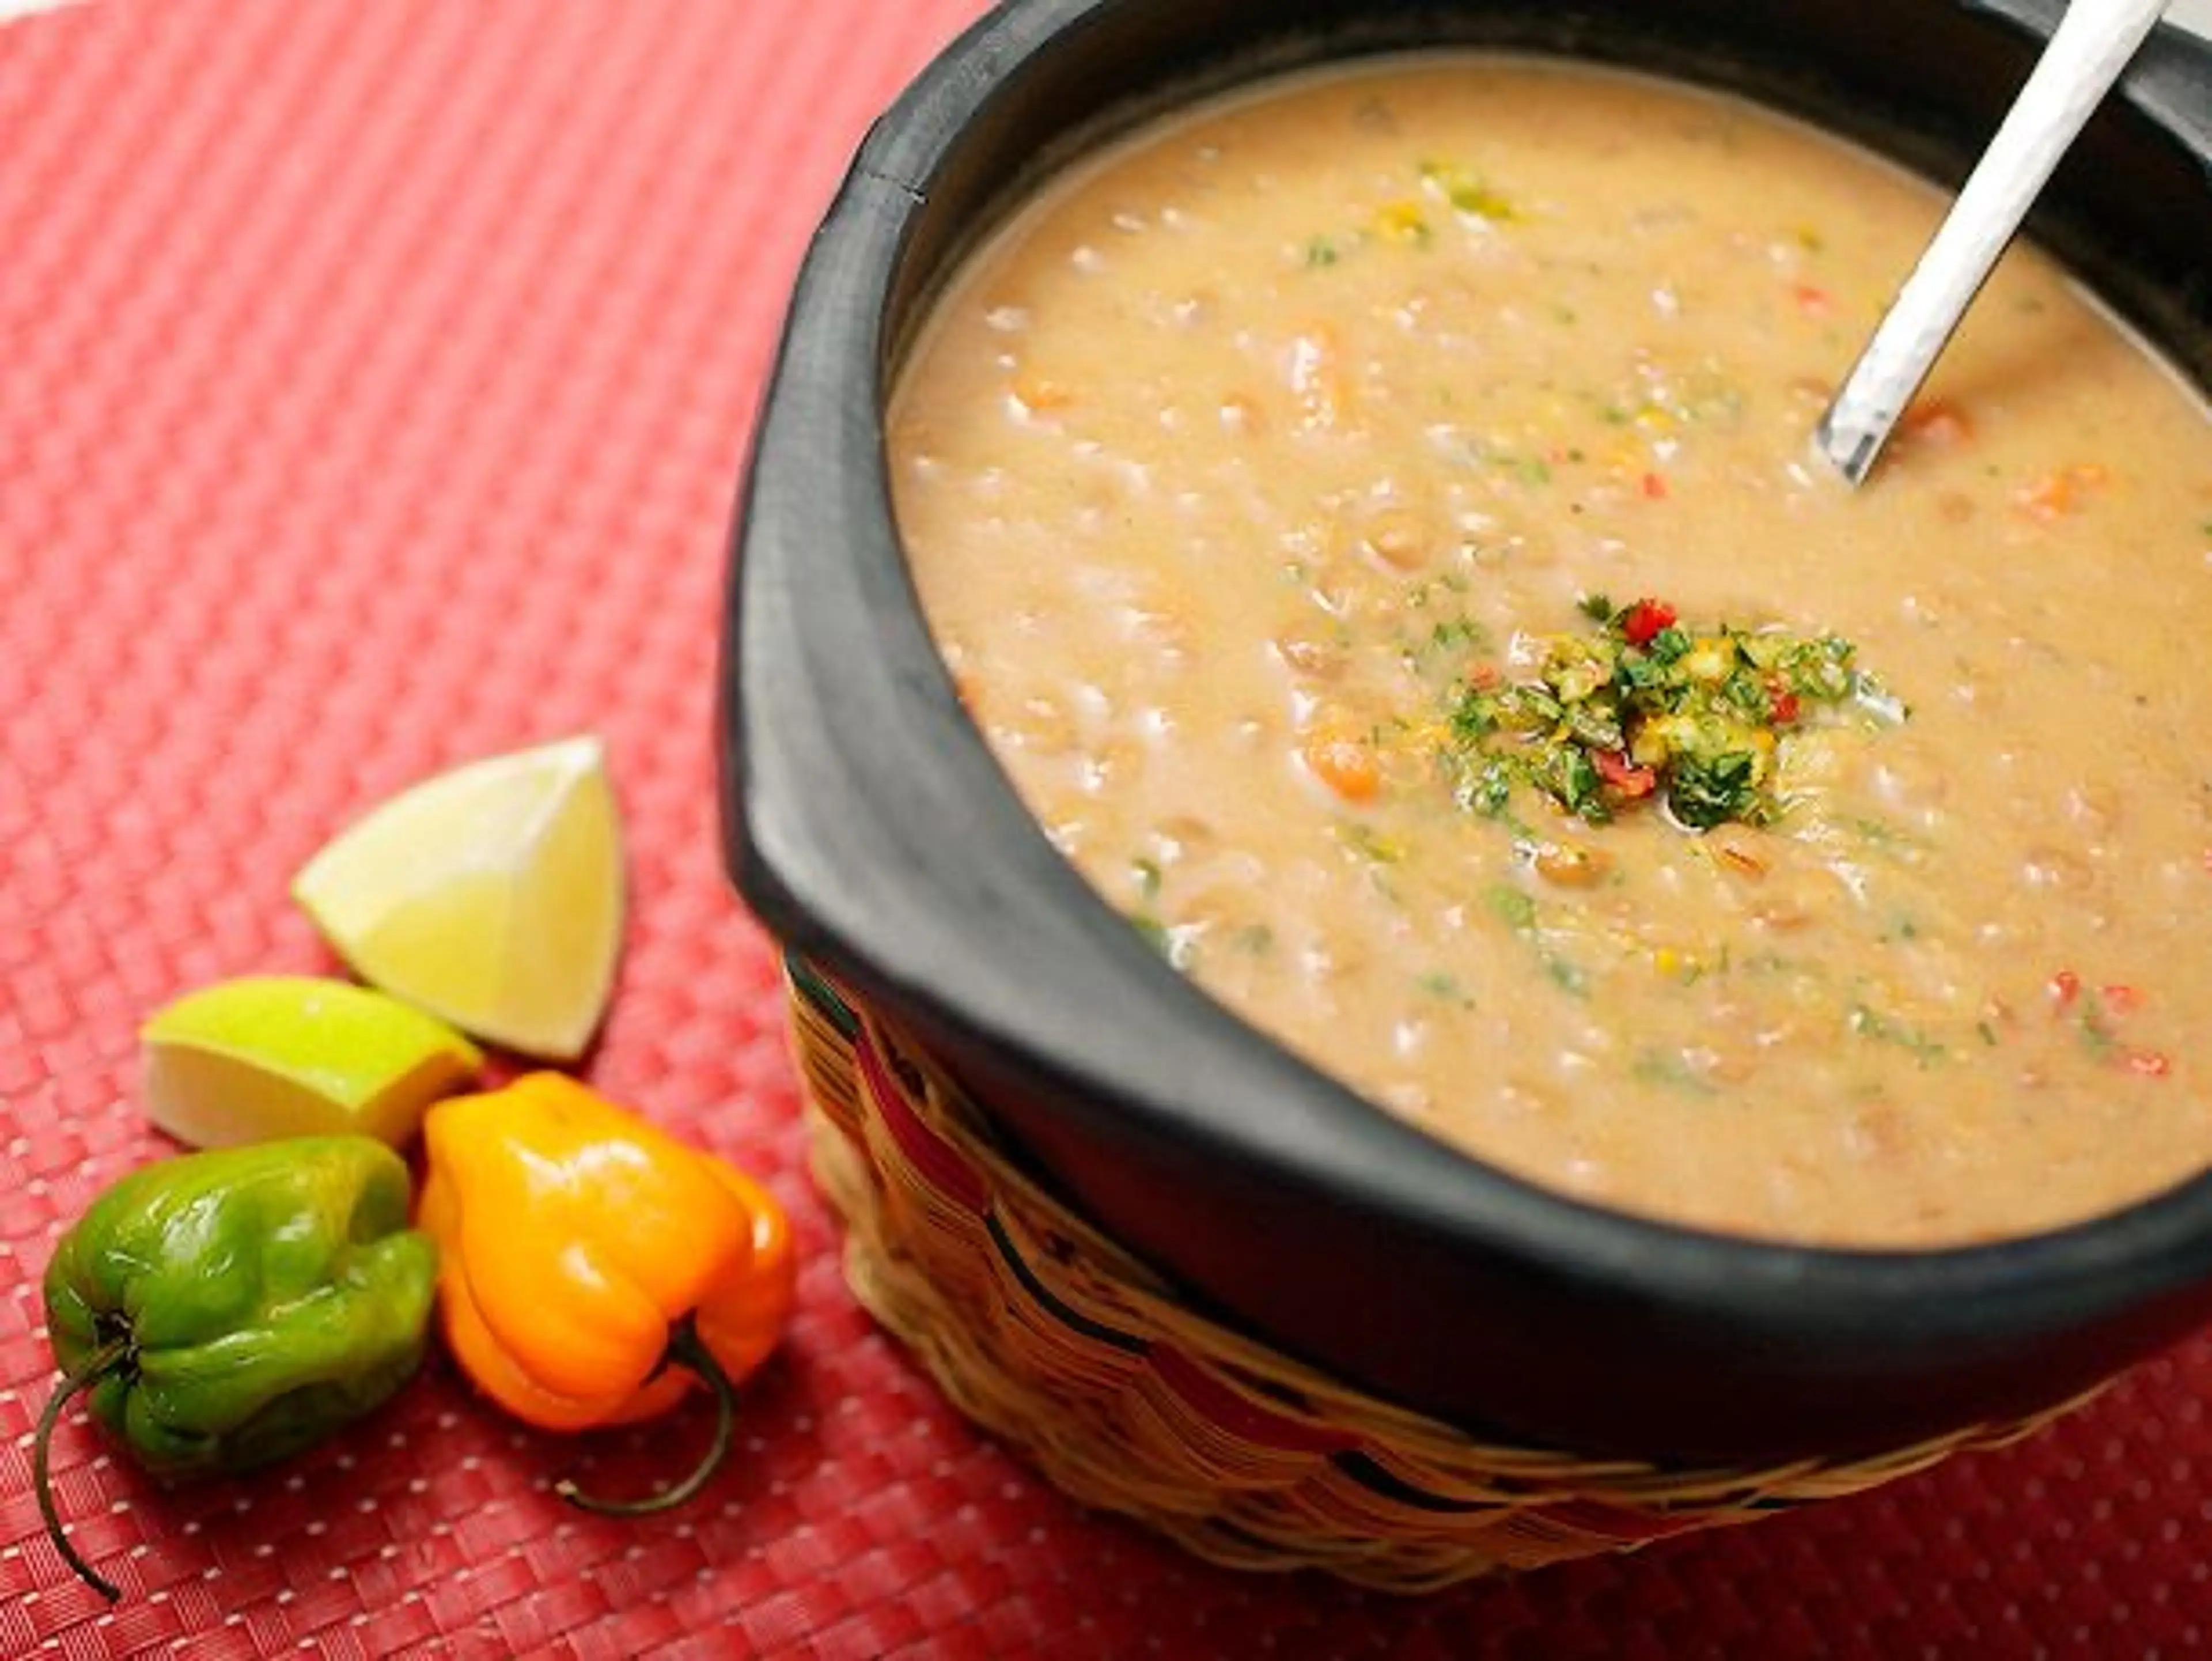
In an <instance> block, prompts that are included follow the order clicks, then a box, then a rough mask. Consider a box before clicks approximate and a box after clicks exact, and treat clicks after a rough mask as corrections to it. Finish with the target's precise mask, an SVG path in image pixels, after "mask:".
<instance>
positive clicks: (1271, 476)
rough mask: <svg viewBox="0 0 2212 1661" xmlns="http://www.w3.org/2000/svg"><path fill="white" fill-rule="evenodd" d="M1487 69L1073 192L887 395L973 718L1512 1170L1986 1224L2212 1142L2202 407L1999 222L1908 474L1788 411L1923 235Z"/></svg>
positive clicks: (1293, 997)
mask: <svg viewBox="0 0 2212 1661" xmlns="http://www.w3.org/2000/svg"><path fill="white" fill-rule="evenodd" d="M1940 210H1941V204H1940V202H1939V201H1938V199H1937V198H1936V196H1935V195H1934V194H1933V193H1932V192H1930V191H1929V189H1927V188H1926V187H1925V186H1923V185H1921V184H1920V183H1918V182H1917V181H1915V180H1912V179H1907V178H1905V177H1903V176H1902V175H1900V174H1899V173H1895V172H1893V170H1891V169H1890V168H1888V167H1887V166H1886V165H1884V164H1882V163H1880V162H1878V161H1875V160H1873V159H1871V158H1869V157H1868V156H1865V155H1862V154H1860V153H1858V152H1857V151H1854V150H1852V149H1848V148H1846V147H1844V146H1842V145H1840V144H1838V143H1835V142H1833V141H1832V140H1830V139H1828V138H1826V137H1823V136H1821V135H1819V134H1816V133H1813V132H1810V131H1806V130H1804V129H1803V128H1802V127H1800V126H1798V125H1794V124H1792V123H1790V122H1789V121H1787V120H1784V119H1781V118H1778V117H1776V116H1773V115H1771V114H1768V113H1764V112H1761V111H1759V110H1758V109H1756V108H1754V107H1753V106H1748V105H1745V104H1742V103H1739V102H1735V101H1730V100H1724V99H1722V98H1718V97H1715V96H1711V95H1707V94H1703V93H1699V92H1694V91H1691V90H1688V89H1686V88H1675V87H1671V86H1667V85H1662V84H1660V83H1656V82H1647V81H1644V80H1640V79H1636V78H1632V77H1627V76H1614V75H1610V74H1607V73H1602V72H1596V71H1591V70H1581V69H1576V68H1571V67H1568V66H1563V65H1550V64H1541V63H1536V62H1530V61H1521V60H1516V59H1506V58H1459V57H1450V58H1419V59H1401V60H1392V61H1389V62H1386V63H1379V64H1371V65H1367V66H1364V67H1359V68H1355V69H1347V70H1339V71H1335V72H1333V73H1331V74H1329V75H1326V76H1310V77H1300V78H1295V79H1291V80H1286V81H1283V82H1274V83H1270V84H1268V85H1267V86H1265V87H1263V88H1258V89H1255V90H1253V91H1250V92H1248V93H1246V94H1242V95H1239V96H1238V97H1237V98H1235V99H1233V100H1228V101H1225V102H1222V103H1218V104H1216V105H1212V106H1205V107H1204V108H1201V109H1200V110H1199V111H1196V112H1194V113H1191V114H1189V115H1187V116H1185V117H1182V118H1180V119H1176V121H1174V122H1172V123H1170V124H1168V125H1162V126H1160V127H1158V128H1156V129H1153V130H1151V131H1146V133H1144V134H1142V135H1141V136H1140V137H1139V138H1138V139H1136V140H1135V141H1133V142H1132V143H1127V144H1125V145H1123V146H1121V147H1119V148H1117V149H1113V150H1111V151H1109V153H1107V154H1105V155H1102V156H1101V157H1099V158H1097V159H1096V160H1094V161H1091V162H1089V163H1088V164H1086V165H1085V166H1083V167H1079V168H1078V169H1075V170H1073V172H1072V173H1069V174H1068V175H1067V176H1066V177H1064V178H1062V179H1059V180H1057V181H1056V182H1055V183H1054V185H1053V186H1051V187H1050V188H1049V189H1048V190H1047V191H1046V192H1044V193H1043V194H1042V196H1041V197H1040V198H1039V199H1037V200H1036V201H1035V202H1033V203H1032V204H1030V205H1029V206H1028V207H1026V208H1025V209H1024V210H1023V211H1021V212H1020V213H1019V214H1018V216H1016V217H1015V218H1014V219H1013V220H1012V221H1011V222H1010V223H1009V224H1008V225H1007V226H1006V228H1003V229H1002V230H1001V231H1000V232H999V233H998V234H996V235H995V236H994V239H993V240H991V241H989V242H988V243H987V245H986V246H984V247H983V248H982V249H981V252H979V253H978V255H977V256H976V257H975V259H973V260H972V261H971V262H970V264H969V266H968V267H967V268H966V269H965V270H964V271H963V273H962V274H961V275H960V277H959V278H958V280H957V282H956V283H955V284H954V285H953V287H952V288H951V290H950V291H949V292H948V294H947V295H945V298H944V299H943V301H941V303H940V304H939V307H937V308H936V310H935V312H934V313H933V317H932V319H931V320H930V322H929V323H928V325H927V327H926V328H925V330H924V331H923V332H922V334H921V338H920V339H919V340H918V342H917V344H916V345H915V350H914V351H913V353H912V354H911V356H910V357H909V359H908V362H907V365H906V368H905V369H904V371H903V373H902V376H901V379H900V381H899V384H898V386H896V392H895V397H894V400H893V405H892V409H891V412H890V441H891V464H892V469H893V485H894V491H895V496H896V507H897V511H898V516H899V521H900V524H901V526H902V532H903V534H904V536H905V538H906V540H907V541H908V545H909V546H910V548H911V551H912V558H913V563H914V569H915V578H916V581H917V583H918V585H919V587H920V590H921V596H922V599H923V601H924V603H925V606H926V609H927V615H928V618H929V619H930V622H931V624H932V627H933V630H935V632H936V633H937V635H938V637H939V641H940V642H941V645H942V648H943V651H944V654H945V659H946V661H947V663H948V665H949V666H950V667H951V672H952V673H953V676H954V678H955V681H956V683H957V686H958V687H959V689H960V691H961V694H962V696H963V698H964V699H965V701H966V702H967V703H968V706H969V709H971V710H972V712H973V713H974V715H975V718H976V720H977V721H978V722H979V723H980V725H981V727H982V729H983V731H984V733H986V734H987V738H988V739H989V741H990V743H991V745H992V746H993V747H994V751H996V753H997V754H998V756H999V757H1000V759H1001V761H1002V763H1003V764H1004V765H1005V766H1006V770H1008V772H1009V774H1010V775H1011V776H1012V780H1013V782H1014V784H1015V786H1016V787H1017V788H1018V790H1019V792H1020V793H1021V794H1022V796H1023V798H1024V800H1025V801H1026V802H1027V803H1028V805H1029V806H1030V808H1031V809H1032V810H1033V811H1034V812H1036V815H1037V816H1038V818H1040V819H1041V820H1042V823H1043V824H1044V825H1045V826H1046V827H1047V829H1048V831H1049V833H1050V835H1051V836H1052V837H1053V838H1054V840H1055V841H1056V842H1057V843H1058V844H1059V846H1060V848H1061V849H1063V850H1064V851H1065V852H1066V855H1068V857H1069V858H1070V859H1071V860H1072V861H1074V863H1075V864H1076V866H1077V867H1079V869H1080V870H1081V871H1082V872H1083V873H1085V875H1086V876H1087V877H1088V879H1090V881H1091V883H1092V884H1093V885H1095V886H1096V887H1097V890H1098V891H1100V892H1101V893H1102V894H1103V896H1104V897H1106V899H1107V900H1108V901H1109V902H1110V903H1112V904H1114V905H1115V906H1117V907H1119V908H1120V909H1121V910H1123V911H1124V912H1125V913H1127V915H1128V916H1130V918H1131V919H1132V921H1133V923H1134V924H1135V926H1137V927H1139V928H1142V929H1143V930H1144V931H1145V932H1146V934H1148V935H1149V936H1150V937H1151V938H1152V940H1154V941H1155V942H1156V943H1157V944H1158V946H1159V947H1160V949H1161V950H1162V951H1163V952H1165V953H1166V954H1167V955H1168V956H1169V957H1170V958H1171V959H1172V960H1173V961H1174V963H1176V964H1177V965H1178V966H1179V967H1180V968H1182V970H1185V971H1186V972H1187V973H1188V975H1190V976H1191V977H1194V979H1195V981H1196V982H1197V983H1199V984H1200V985H1201V986H1203V987H1204V988H1205V989H1207V990H1208V991H1209V992H1210V993H1212V995H1214V996H1216V997H1217V998H1218V999H1219V1000H1221V1001H1223V1002H1224V1003H1225V1004H1226V1005H1227V1006H1229V1007H1231V1008H1232V1009H1234V1010H1235V1011H1237V1012H1238V1013H1241V1014H1242V1015H1243V1016H1244V1017H1245V1018H1247V1019H1249V1020H1251V1021H1253V1022H1255V1023H1256V1024H1257V1025H1260V1026H1261V1027H1262V1028H1263V1029H1265V1030H1266V1031H1269V1032H1270V1033H1272V1034H1273V1035H1274V1036H1276V1037H1278V1038H1279V1040H1280V1041H1281V1042H1283V1043H1285V1044H1287V1045H1289V1046H1291V1048H1293V1049H1294V1050H1297V1051H1298V1052H1300V1053H1301V1054H1303V1055H1304V1056H1307V1057H1309V1058H1310V1060H1312V1061H1313V1062H1316V1064H1317V1065H1319V1066H1321V1067H1322V1068H1326V1069H1328V1070H1330V1071H1333V1072H1334V1073H1335V1074H1338V1075H1339V1076H1340V1077H1341V1078H1343V1079H1344V1080H1346V1081H1347V1082H1348V1083H1349V1084H1351V1085H1352V1086H1353V1087H1355V1088H1356V1089H1358V1091H1360V1092H1363V1093H1364V1094H1365V1095H1366V1096H1368V1097H1369V1098H1371V1099H1373V1100H1374V1101H1375V1102H1376V1103H1378V1104H1381V1105H1383V1107H1385V1108H1387V1109H1389V1110H1392V1111H1394V1112H1396V1113H1398V1114H1400V1115H1401V1116H1404V1117H1406V1118H1407V1119H1408V1120H1410V1121H1412V1122H1413V1123H1417V1124H1419V1125H1421V1126H1423V1127H1425V1128H1426V1129H1429V1130H1431V1131H1432V1132H1434V1133H1435V1134H1436V1135H1438V1136H1440V1137H1443V1138H1445V1139H1447V1140H1449V1141H1452V1142H1454V1143H1456V1144H1459V1145H1462V1146H1463V1147H1466V1148H1467V1149H1468V1150H1470V1151H1471V1152H1473V1153H1475V1154H1477V1155H1478V1156H1480V1157H1481V1158H1483V1159H1488V1160H1492V1161H1495V1162H1497V1163H1498V1164H1500V1165H1504V1166H1505V1167H1508V1168H1510V1169H1511V1170H1513V1171H1517V1172H1520V1173H1522V1174H1523V1175H1525V1176H1527V1177H1530V1178H1532V1179H1534V1180H1536V1181H1538V1182H1541V1183H1547V1184H1550V1185H1553V1186H1554V1187H1556V1188H1559V1189H1564V1190H1566V1191H1569V1192H1571V1193H1573V1194H1576V1195H1579V1196H1585V1197H1587V1198H1589V1199H1591V1200H1593V1201H1596V1202H1601V1203H1604V1204H1607V1205H1612V1206H1617V1207H1621V1208H1628V1209H1632V1210H1637V1211H1642V1212H1645V1213H1649V1214H1659V1215H1663V1216H1667V1217H1669V1218H1673V1219H1675V1220H1682V1221H1687V1222H1691V1223H1694V1224H1699V1225H1704V1226H1711V1227H1716V1228H1719V1229H1723V1230H1728V1231H1732V1232H1749V1233H1753V1234H1758V1235H1763V1236H1769V1237H1780V1238H1791V1239H1802V1240H1813V1241H1820V1242H1826V1243H1850V1244H1926V1243H1935V1242H1956V1241H1963V1240H1968V1239H1974V1238H1988V1237H1992V1236H2000V1235H2004V1234H2008V1233H2015V1232H2024V1231H2027V1230H2032V1229H2034V1228H2038V1227H2040V1226H2047V1225H2051V1224H2055V1223H2057V1222H2060V1221H2062V1220H2071V1219H2075V1218H2079V1217H2081V1216H2084V1215H2086V1214H2093V1213H2095V1212H2098V1211H2100V1210H2102V1209H2106V1208H2111V1207H2112V1206H2114V1205H2116V1204H2118V1203H2120V1202H2125V1201H2128V1200H2130V1199H2133V1198H2136V1197H2138V1196H2142V1195H2144V1194H2146V1193H2148V1192H2150V1191H2152V1190H2154V1189H2159V1188H2160V1187H2162V1186H2165V1185H2166V1184H2170V1183H2173V1182H2176V1181H2178V1180H2179V1179H2182V1178H2184V1177H2188V1176H2190V1175H2191V1174H2193V1173H2195V1172H2197V1171H2199V1170H2201V1169H2203V1167H2204V1166H2205V1165H2206V1164H2207V1162H2208V1159H2212V1098H2208V1092H2207V1088H2206V1077H2207V1075H2206V1073H2205V1070H2204V1065H2203V1062H2202V1061H2201V1059H2200V1057H2199V1056H2198V1054H2197V1041H2198V1039H2199V1037H2200V1034H2201V1033H2202V1032H2203V1022H2204V1020H2205V1019H2206V1016H2207V1014H2208V1013H2212V951H2208V949H2207V946H2206V935H2205V929H2206V920H2207V917H2208V915H2212V762H2208V760H2207V745H2206V735H2207V734H2208V733H2212V675H2207V674H2206V673H2204V672H2203V661H2204V659H2205V657H2206V655H2207V652H2208V646H2209V645H2212V419H2208V413H2207V410H2206V408H2205V406H2204V405H2203V402H2202V401H2201V400H2200V399H2197V397H2195V396H2194V395H2193V394H2192V392H2191V391H2189V390H2188V389H2187V388H2186V387H2185V386H2184V385H2183V383H2182V382H2181V381H2180V380H2179V378H2178V377H2176V376H2175V375H2174V374H2172V373H2171V372H2170V371H2169V370H2168V369H2167V368H2165V367H2164V366H2162V365H2161V364H2160V363H2159V362H2157V361H2156V360H2154V358H2153V357H2152V356H2149V355H2148V353H2147V352H2146V351H2145V350H2143V349H2142V347H2141V345H2140V344H2138V343H2136V341H2134V340H2133V339H2132V338H2130V337H2129V336H2128V335H2126V334H2125V333H2124V332H2122V331H2121V330H2120V329H2118V327H2117V326H2115V325H2114V324H2113V323H2112V322H2111V321H2110V320H2109V319H2107V318H2106V316H2105V315H2104V314H2103V313H2100V311H2099V310H2098V309H2097V308H2096V307H2094V306H2093V305H2092V304H2091V303H2089V302H2088V301H2086V300H2085V299H2084V297H2083V296H2082V295H2081V294H2080V293H2078V292H2077V291H2076V289H2075V288H2074V287H2073V286H2072V285H2071V283H2069V279H2068V278H2067V277H2066V276H2065V275H2064V274H2063V272H2062V271H2060V270H2059V269H2058V268H2057V267H2056V266H2055V265H2053V264H2051V262H2049V261H2048V260H2046V259H2044V258H2042V257H2041V256H2039V255H2038V254H2036V253H2034V252H2031V251H2026V250H2016V251H2015V252H2014V253H2013V254H2012V255H2010V256H2008V259H2007V261H2006V262H2005V264H2004V265H2002V268H2001V269H2000V271H1999V272H1998V274H1997V276H1996V277H1995V278H1994V280H1993V281H1992V283H1991V284H1990V287H1989V288H1988V289H1986V290H1985V291H1984V295H1983V296H1982V297H1981V299H1980V300H1979V301H1978V303H1977V305H1976V307H1975V309H1974V311H1973V313H1972V314H1971V316H1970V318H1969V320H1968V323H1967V326H1966V328H1965V330H1964V332H1963V333H1962V335H1961V337H1960V338H1959V339H1958V341H1957V342H1956V343H1955V344H1954V347H1953V349H1952V350H1951V351H1950V352H1948V354H1947V356H1946V357H1945V359H1944V362H1943V363H1942V366H1941V368H1940V369H1939V371H1938V374H1937V375H1936V378H1935V379H1934V380H1932V381H1931V383H1930V385H1929V388H1928V389H1927V391H1926V392H1924V393H1923V397H1922V399H1921V400H1920V401H1919V403H1918V404H1917V405H1916V407H1915V409H1914V410H1913V411H1911V413H1910V414H1909V416H1908V418H1907V421H1906V423H1905V427H1904V429H1903V430H1902V432H1901V435H1900V436H1899V440H1898V441H1896V443H1895V445H1894V446H1893V450H1892V453H1891V454H1890V456H1889V457H1888V458H1887V459H1886V461H1885V463H1884V465H1883V466H1882V468H1881V471H1880V472H1878V473H1877V475H1876V477H1875V480H1874V481H1873V482H1872V483H1871V484H1869V486H1868V487H1866V488H1865V489H1863V490H1861V491H1860V492H1858V493H1857V494H1853V493H1852V492H1850V491H1849V490H1847V489H1846V488H1845V487H1844V485H1843V484H1840V483H1839V482H1838V481H1837V480H1835V479H1834V478H1831V477H1829V476H1827V475H1826V472H1825V471H1824V470H1823V469H1822V468H1821V467H1820V466H1819V465H1816V464H1814V462H1813V461H1812V459H1810V453H1809V449H1808V439H1809V434H1810V432H1811V429H1812V427H1813V424H1814V420H1815V418H1816V417H1817V416H1818V414H1819V412H1820V409H1821V408H1822V406H1823V405H1824V404H1825V402H1826V398H1827V396H1828V393H1829V392H1830V390H1831V389H1832V386H1834V384H1835V383H1836V382H1837V381H1838V380H1839V379H1840V377H1841V376H1842V374H1844V371H1845V370H1846V369H1847V368H1848V367H1849V365H1850V360H1851V358H1852V356H1853V355H1854V354H1855V353H1856V352H1857V349H1858V347H1859V346H1860V344H1862V343H1863V340H1864V338H1865V337H1866V334H1867V332H1869V329H1870V327H1871V326H1872V324H1873V321H1874V319H1875V318H1876V317H1877V316H1878V315H1879V313H1880V311H1881V306H1882V305H1883V303H1884V302H1885V301H1886V299H1887V295H1889V293H1890V292H1891V291H1892V289H1893V288H1894V286H1895V284H1896V283H1898V282H1899V280H1900V279H1901V277H1902V275H1903V273H1904V272H1905V271H1907V270H1908V269H1909V268H1910V266H1911V261H1912V259H1913V258H1914V257H1915V255H1916V254H1917V252H1918V249H1919V247H1920V246H1921V245H1922V244H1923V242H1924V240H1925V239H1926V237H1927V234H1928V233H1929V230H1930V229H1931V228H1932V227H1933V225H1934V223H1935V222H1936V217H1937V216H1938V214H1939V213H1940Z"/></svg>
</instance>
